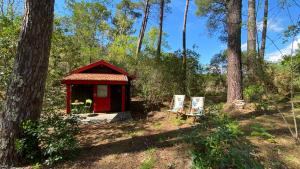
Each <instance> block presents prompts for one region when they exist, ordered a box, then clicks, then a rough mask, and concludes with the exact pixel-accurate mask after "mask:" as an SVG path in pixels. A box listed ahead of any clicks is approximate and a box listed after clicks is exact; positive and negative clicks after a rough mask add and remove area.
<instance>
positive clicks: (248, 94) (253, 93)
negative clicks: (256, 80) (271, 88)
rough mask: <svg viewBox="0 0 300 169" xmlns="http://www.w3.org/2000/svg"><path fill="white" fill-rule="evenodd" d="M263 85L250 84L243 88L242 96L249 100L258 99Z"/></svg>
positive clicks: (261, 93)
mask: <svg viewBox="0 0 300 169" xmlns="http://www.w3.org/2000/svg"><path fill="white" fill-rule="evenodd" d="M264 92H265V91H264V87H263V86H261V85H250V86H248V87H246V88H245V90H244V97H245V99H246V100H247V101H249V102H254V101H259V100H261V99H262V96H263V94H264Z"/></svg>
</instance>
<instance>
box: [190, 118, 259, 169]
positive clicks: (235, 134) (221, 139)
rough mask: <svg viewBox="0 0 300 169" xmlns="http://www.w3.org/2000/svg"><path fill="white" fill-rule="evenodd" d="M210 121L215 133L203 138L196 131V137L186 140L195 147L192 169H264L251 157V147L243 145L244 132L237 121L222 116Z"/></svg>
mask: <svg viewBox="0 0 300 169" xmlns="http://www.w3.org/2000/svg"><path fill="white" fill-rule="evenodd" d="M210 120H212V121H211V123H212V124H213V125H214V126H216V129H215V130H213V132H211V133H209V134H208V135H206V136H203V135H201V134H200V133H198V132H199V131H197V130H196V131H195V133H194V134H195V135H196V136H195V135H194V136H192V137H191V136H189V137H187V138H186V140H187V141H188V142H190V143H192V144H193V145H194V149H193V151H192V152H191V154H192V159H193V167H192V168H199V169H206V168H247V169H248V168H249V169H251V168H263V167H262V166H261V165H260V164H259V163H258V162H257V161H256V160H255V159H254V158H253V157H252V156H251V154H250V152H251V147H249V146H248V145H246V144H243V143H242V142H243V141H242V140H241V139H242V138H240V137H242V135H243V132H242V131H241V130H240V128H239V126H238V123H237V122H236V121H233V120H232V119H230V118H229V117H228V116H226V115H222V114H220V115H218V116H213V117H212V119H210ZM200 127H202V126H200Z"/></svg>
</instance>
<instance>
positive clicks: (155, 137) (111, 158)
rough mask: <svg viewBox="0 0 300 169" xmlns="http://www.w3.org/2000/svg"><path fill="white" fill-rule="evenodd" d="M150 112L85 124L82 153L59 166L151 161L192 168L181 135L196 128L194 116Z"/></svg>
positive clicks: (107, 167)
mask: <svg viewBox="0 0 300 169" xmlns="http://www.w3.org/2000/svg"><path fill="white" fill-rule="evenodd" d="M148 116H149V117H148V118H147V119H143V120H135V121H128V122H118V123H110V124H95V125H82V126H81V128H82V131H81V134H80V136H79V140H81V141H80V144H81V151H80V153H79V154H80V155H79V156H78V157H77V158H75V159H73V160H72V161H67V162H65V163H64V164H62V165H59V166H57V168H103V169H114V168H115V169H127V168H128V169H133V168H134V169H135V168H142V167H143V165H147V164H148V165H150V166H152V168H159V169H167V168H180V169H185V168H190V166H191V160H190V156H189V154H188V150H189V148H188V145H187V144H184V143H183V142H182V141H180V140H178V139H177V135H178V134H179V133H180V132H188V131H189V130H191V129H192V119H188V120H187V121H182V120H178V119H176V116H175V115H174V114H169V113H168V112H155V113H150V114H148ZM144 163H147V164H144ZM149 163H150V164H149Z"/></svg>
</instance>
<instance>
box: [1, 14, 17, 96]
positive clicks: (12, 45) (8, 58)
mask: <svg viewBox="0 0 300 169" xmlns="http://www.w3.org/2000/svg"><path fill="white" fill-rule="evenodd" d="M21 20H22V18H21V17H14V18H11V17H10V16H0V81H1V83H0V91H4V90H6V86H7V85H8V81H9V75H10V73H11V71H12V68H13V61H14V57H15V55H16V49H17V39H18V37H19V33H20V30H21ZM3 98H4V96H3V94H2V93H1V92H0V100H2V99H3Z"/></svg>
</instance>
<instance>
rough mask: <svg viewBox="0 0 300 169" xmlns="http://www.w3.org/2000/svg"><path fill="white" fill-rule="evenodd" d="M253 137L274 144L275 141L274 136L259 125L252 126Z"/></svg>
mask: <svg viewBox="0 0 300 169" xmlns="http://www.w3.org/2000/svg"><path fill="white" fill-rule="evenodd" d="M250 128H251V130H252V132H251V136H257V137H261V138H264V139H267V140H268V141H271V142H274V141H275V140H274V139H275V136H273V135H272V134H270V133H268V132H267V130H266V129H265V128H264V127H263V126H262V125H261V124H259V123H255V124H253V125H251V127H250Z"/></svg>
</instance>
